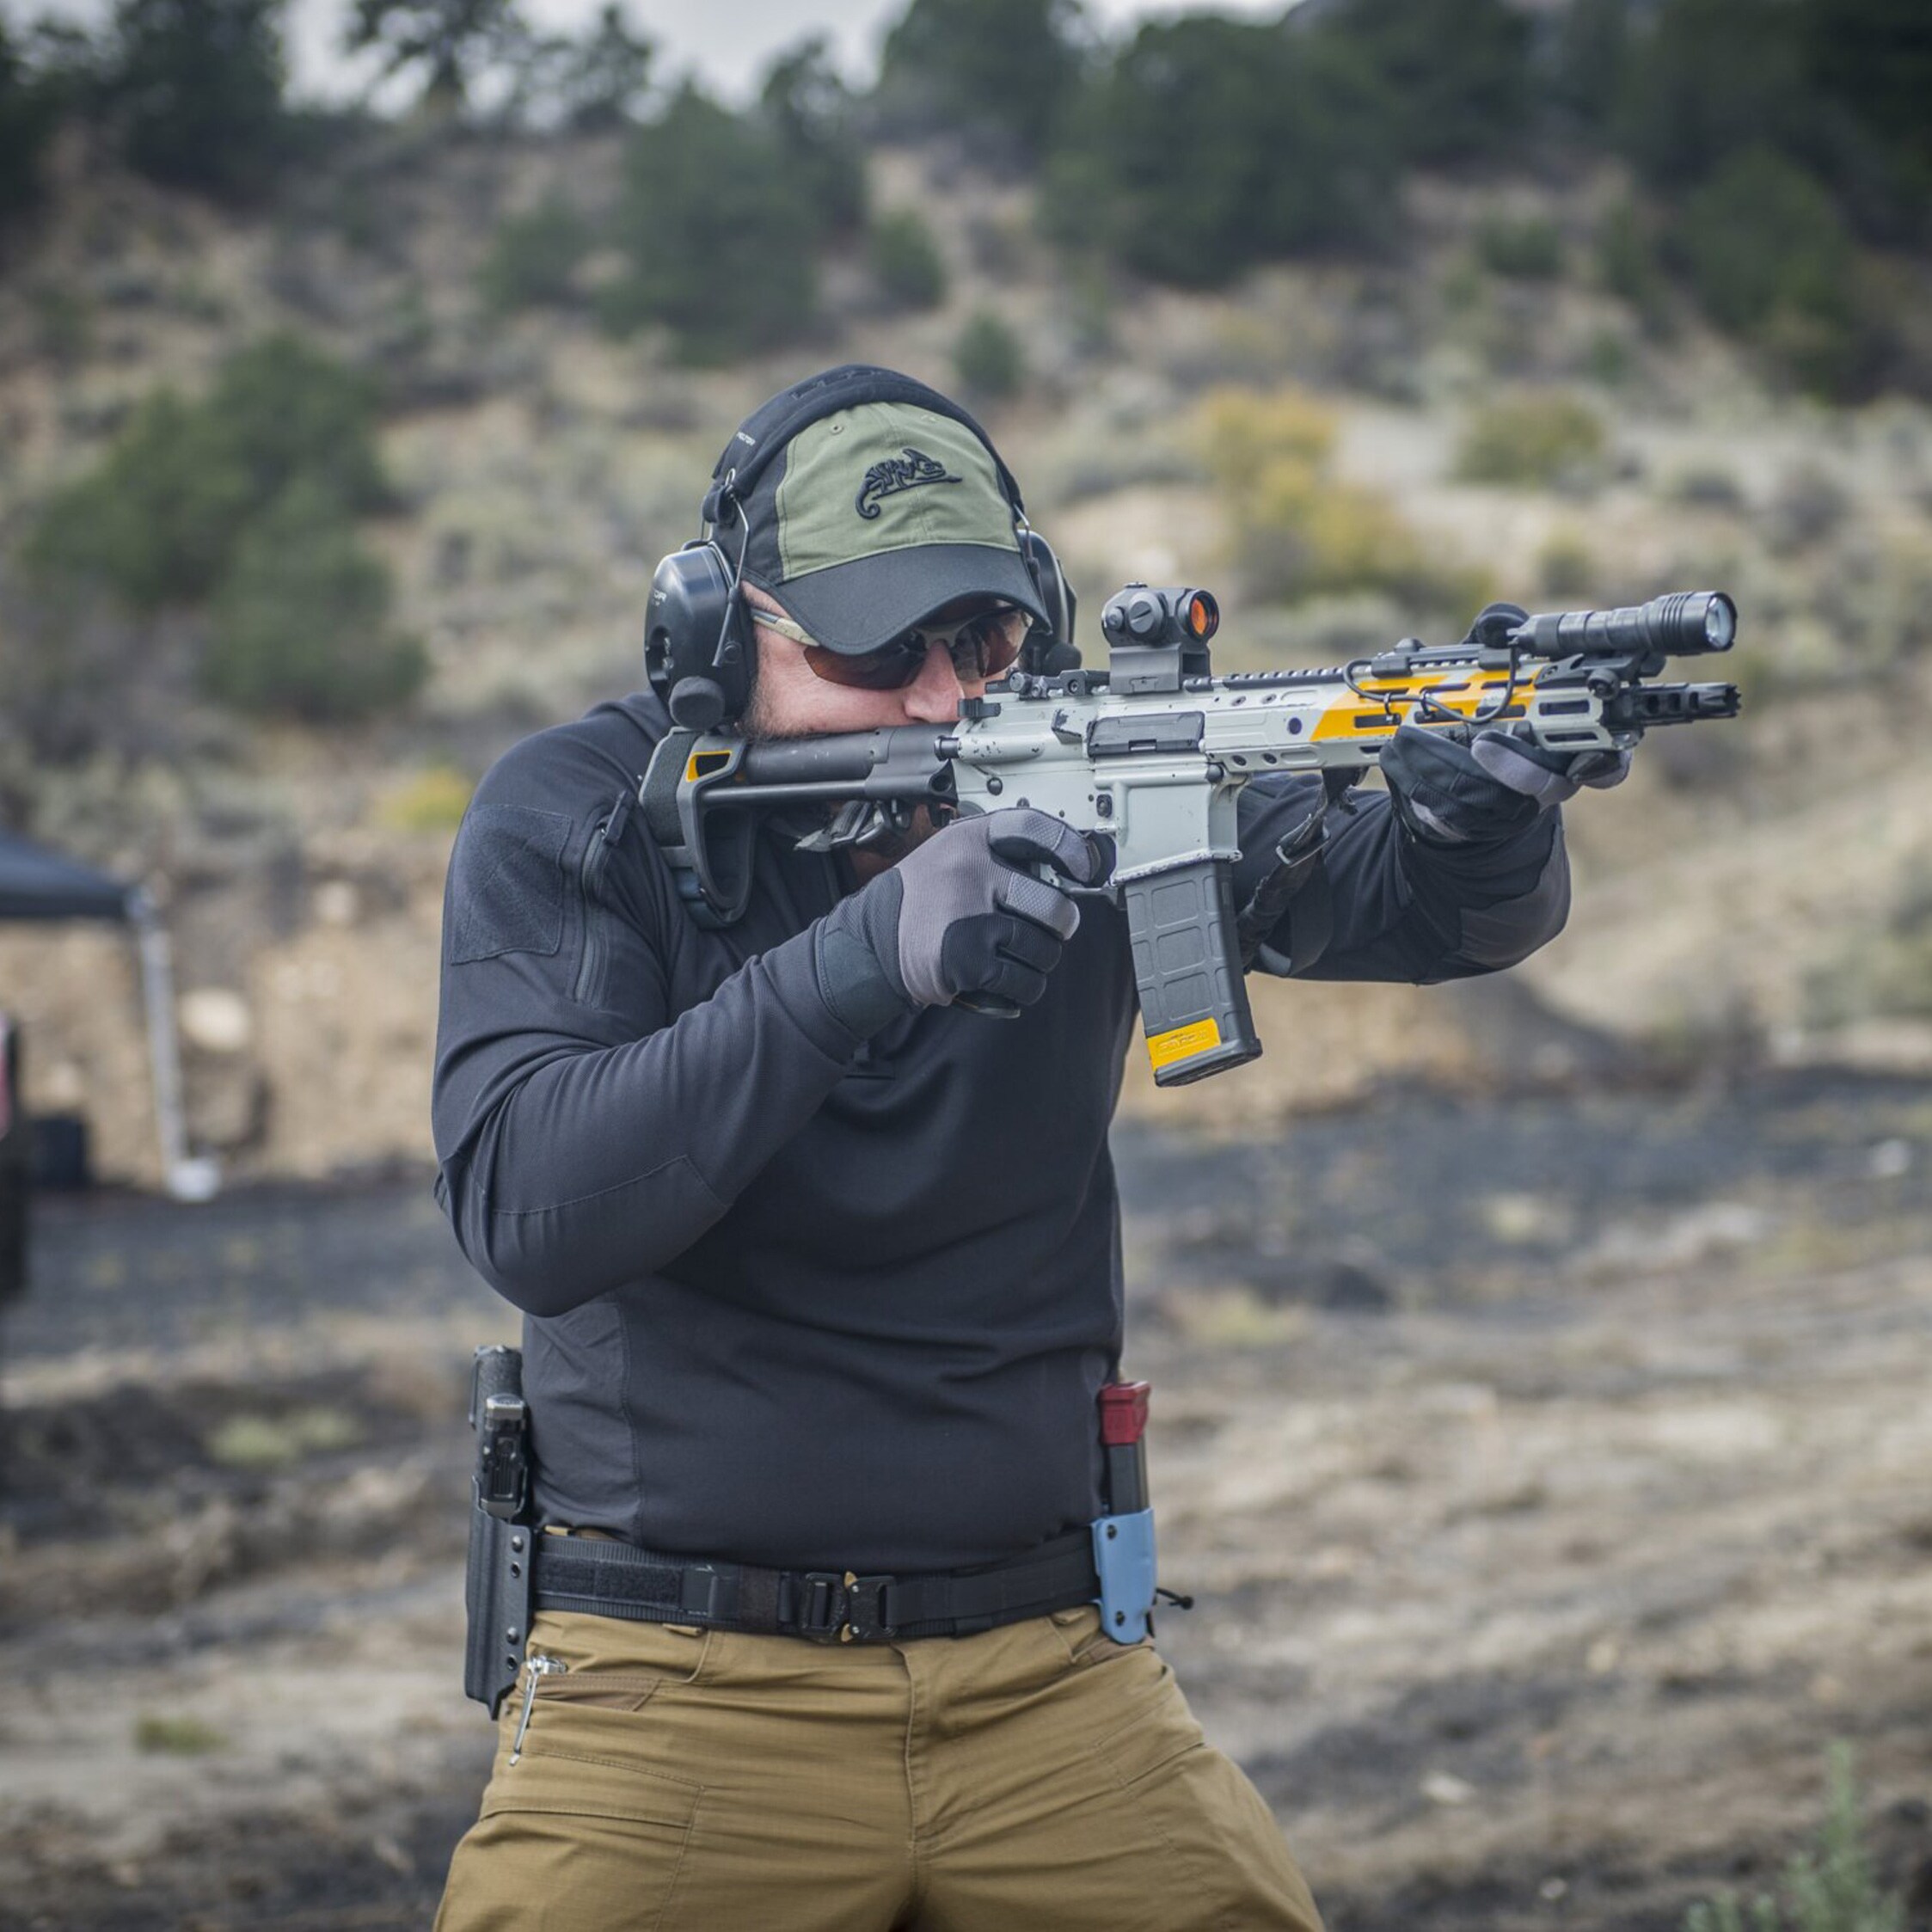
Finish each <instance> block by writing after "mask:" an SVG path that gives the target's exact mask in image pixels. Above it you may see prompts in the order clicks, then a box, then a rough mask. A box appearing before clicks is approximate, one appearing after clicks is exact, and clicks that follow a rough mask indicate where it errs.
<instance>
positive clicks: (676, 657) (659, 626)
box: [644, 537, 752, 731]
mask: <svg viewBox="0 0 1932 1932" xmlns="http://www.w3.org/2000/svg"><path fill="white" fill-rule="evenodd" d="M750 632H751V625H750V623H749V620H748V618H747V616H746V614H745V605H744V604H743V602H742V601H741V600H740V598H739V595H738V573H737V572H736V571H735V570H734V569H733V567H732V566H731V563H730V561H729V560H728V559H727V557H726V555H725V553H724V551H723V550H722V549H720V548H719V546H718V544H717V543H715V541H713V539H711V538H710V537H696V538H695V539H694V540H693V541H692V542H690V543H687V544H685V546H684V549H681V550H673V551H672V553H671V555H669V556H667V557H665V558H662V559H660V560H659V564H658V567H657V569H656V570H655V571H654V572H653V573H652V576H651V601H650V603H649V604H648V605H647V607H646V611H645V616H644V674H645V676H646V677H647V678H649V679H650V681H651V689H652V690H653V691H655V692H656V693H657V694H658V696H659V697H660V698H662V699H663V700H664V702H665V705H666V706H667V707H668V708H669V709H670V712H671V716H672V722H673V723H674V724H678V725H682V726H683V727H684V728H685V730H687V731H715V730H716V729H717V728H718V727H719V726H720V725H721V724H723V723H725V722H727V721H730V720H735V719H737V718H739V717H742V716H743V715H744V712H745V706H746V705H747V704H749V703H750V702H751V650H752V645H751V635H750Z"/></svg>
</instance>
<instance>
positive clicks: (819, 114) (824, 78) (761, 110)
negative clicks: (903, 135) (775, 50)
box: [758, 34, 865, 235]
mask: <svg viewBox="0 0 1932 1932" xmlns="http://www.w3.org/2000/svg"><path fill="white" fill-rule="evenodd" d="M826 47H827V42H826V39H825V35H824V34H814V35H813V36H812V37H811V38H810V39H809V40H804V41H802V42H800V45H799V46H796V47H794V48H793V49H792V51H791V52H789V53H785V54H781V55H780V56H779V57H778V58H777V59H776V60H775V61H774V62H773V63H772V64H771V66H770V70H769V71H768V72H767V73H766V75H765V77H764V85H763V86H762V87H761V88H760V89H759V90H758V116H759V119H760V120H762V121H763V122H764V126H766V127H767V128H768V129H769V130H770V133H771V137H772V139H773V140H774V141H775V142H776V144H777V146H778V152H779V154H780V156H782V160H783V163H784V166H785V171H786V173H787V175H788V176H789V177H790V179H791V181H792V183H793V185H794V187H796V189H797V190H798V192H799V193H800V196H801V197H802V199H804V201H805V203H806V205H807V206H808V207H809V208H810V209H811V211H812V218H813V223H814V224H815V225H816V227H817V228H818V230H819V232H820V233H821V234H824V235H849V234H850V233H851V232H852V231H853V230H856V228H858V227H859V226H860V225H861V224H862V222H863V221H864V220H865V145H864V144H863V143H862V141H861V140H860V138H859V134H858V130H857V128H856V126H855V122H854V108H853V101H852V95H851V93H850V90H849V89H848V88H847V87H846V85H845V83H844V82H843V80H841V79H840V78H839V76H838V71H837V69H836V68H835V67H834V66H833V65H832V64H831V58H830V57H829V55H828V53H827V52H826Z"/></svg>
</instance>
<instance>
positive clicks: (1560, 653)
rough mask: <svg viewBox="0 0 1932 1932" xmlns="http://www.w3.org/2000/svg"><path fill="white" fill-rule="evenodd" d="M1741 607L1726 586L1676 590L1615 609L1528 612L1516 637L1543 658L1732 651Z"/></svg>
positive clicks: (1519, 626) (1518, 642) (1525, 648)
mask: <svg viewBox="0 0 1932 1932" xmlns="http://www.w3.org/2000/svg"><path fill="white" fill-rule="evenodd" d="M1737 636H1738V607H1737V605H1736V604H1733V603H1732V601H1731V599H1730V598H1727V596H1725V594H1724V592H1722V591H1673V592H1671V594H1670V595H1669V596H1668V597H1653V598H1652V599H1651V600H1650V602H1649V603H1648V604H1627V605H1625V606H1624V607H1623V608H1622V609H1621V610H1557V611H1549V612H1545V613H1544V614H1543V616H1536V617H1529V618H1526V619H1524V622H1523V623H1521V624H1520V625H1518V627H1517V629H1516V630H1515V631H1514V633H1513V634H1512V639H1513V641H1514V642H1515V643H1516V644H1517V645H1518V646H1519V647H1521V648H1522V649H1524V650H1525V651H1528V652H1529V653H1531V654H1532V655H1533V656H1536V657H1539V658H1567V657H1574V656H1575V655H1577V654H1578V653H1579V652H1580V653H1583V654H1585V655H1586V656H1592V655H1595V656H1602V655H1617V656H1621V655H1622V654H1624V653H1628V652H1631V651H1643V652H1650V651H1656V652H1661V653H1663V654H1664V655H1665V657H1692V656H1696V654H1698V653H1702V652H1705V651H1728V650H1729V649H1730V648H1731V647H1732V645H1733V644H1734V643H1735V642H1736V641H1737Z"/></svg>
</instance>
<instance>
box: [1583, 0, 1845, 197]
mask: <svg viewBox="0 0 1932 1932" xmlns="http://www.w3.org/2000/svg"><path fill="white" fill-rule="evenodd" d="M1797 28H1798V21H1797V9H1796V8H1795V7H1794V6H1790V5H1783V6H1767V5H1766V4H1765V3H1764V0H1661V3H1660V4H1659V5H1658V6H1657V7H1656V8H1655V9H1652V10H1650V11H1649V12H1648V13H1647V16H1646V17H1645V18H1644V21H1643V24H1642V27H1641V30H1639V31H1638V32H1636V33H1635V34H1633V35H1632V36H1631V39H1630V41H1629V43H1628V58H1627V59H1626V61H1625V63H1624V65H1623V70H1622V73H1621V75H1620V76H1619V83H1620V84H1619V89H1618V101H1617V109H1616V132H1617V135H1618V138H1619V142H1620V144H1621V145H1622V148H1623V150H1624V151H1625V153H1627V154H1628V156H1630V158H1631V159H1632V160H1633V161H1634V162H1635V163H1636V164H1637V167H1638V168H1639V169H1641V172H1642V174H1643V175H1644V176H1645V178H1646V179H1647V181H1650V182H1652V183H1653V184H1654V185H1655V186H1657V187H1662V188H1671V189H1680V188H1685V187H1694V186H1695V185H1696V183H1697V182H1699V181H1703V180H1704V179H1706V178H1707V177H1708V175H1710V174H1711V173H1712V171H1713V170H1714V169H1717V168H1719V167H1720V166H1721V165H1722V164H1723V163H1724V162H1725V160H1726V158H1727V156H1731V155H1734V154H1736V153H1738V152H1739V150H1743V149H1745V148H1748V147H1750V146H1751V145H1752V144H1755V143H1770V144H1773V145H1776V146H1780V147H1785V146H1789V145H1791V144H1794V143H1800V142H1802V141H1803V140H1804V138H1805V129H1806V123H1807V122H1808V121H1809V120H1811V118H1812V114H1813V112H1814V104H1813V101H1812V90H1811V89H1810V87H1809V86H1808V85H1807V83H1806V77H1805V73H1804V63H1803V58H1802V54H1801V50H1800V37H1799V34H1798V31H1797Z"/></svg>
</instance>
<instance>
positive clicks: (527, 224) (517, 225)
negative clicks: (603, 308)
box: [477, 194, 591, 315]
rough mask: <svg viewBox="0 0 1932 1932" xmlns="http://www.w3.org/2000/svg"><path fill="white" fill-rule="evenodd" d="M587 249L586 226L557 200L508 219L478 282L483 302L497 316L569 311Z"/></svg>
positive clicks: (552, 197)
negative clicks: (542, 309)
mask: <svg viewBox="0 0 1932 1932" xmlns="http://www.w3.org/2000/svg"><path fill="white" fill-rule="evenodd" d="M590 246H591V231H590V228H589V224H587V223H586V221H585V220H584V218H583V217H582V216H581V215H580V214H579V213H578V212H577V211H576V210H575V209H574V208H573V207H572V206H571V205H570V204H569V203H568V202H567V201H566V200H564V199H563V198H562V197H561V195H555V194H553V195H550V196H549V197H547V198H546V199H544V200H543V201H542V202H541V203H539V204H538V205H537V206H536V207H534V208H532V209H531V211H530V212H529V213H528V214H523V215H510V216H507V217H506V218H505V219H504V220H503V221H501V222H500V223H499V224H497V230H496V234H495V236H494V239H493V240H492V241H491V242H490V251H489V254H488V255H487V256H485V257H484V260H483V267H482V270H481V273H480V274H479V276H478V278H477V279H478V283H479V285H480V286H481V291H482V295H483V300H484V301H485V302H486V303H487V304H488V305H489V307H490V308H491V309H493V310H494V311H495V312H496V313H497V314H498V315H512V314H514V313H515V312H516V311H518V310H522V309H534V308H539V307H549V308H566V307H567V306H568V305H569V304H571V303H572V302H573V300H574V299H575V297H576V290H575V288H574V286H573V280H572V278H573V276H574V275H575V274H576V272H577V265H578V264H579V263H580V261H582V260H583V259H584V257H585V255H586V254H587V253H588V252H589V249H590Z"/></svg>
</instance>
